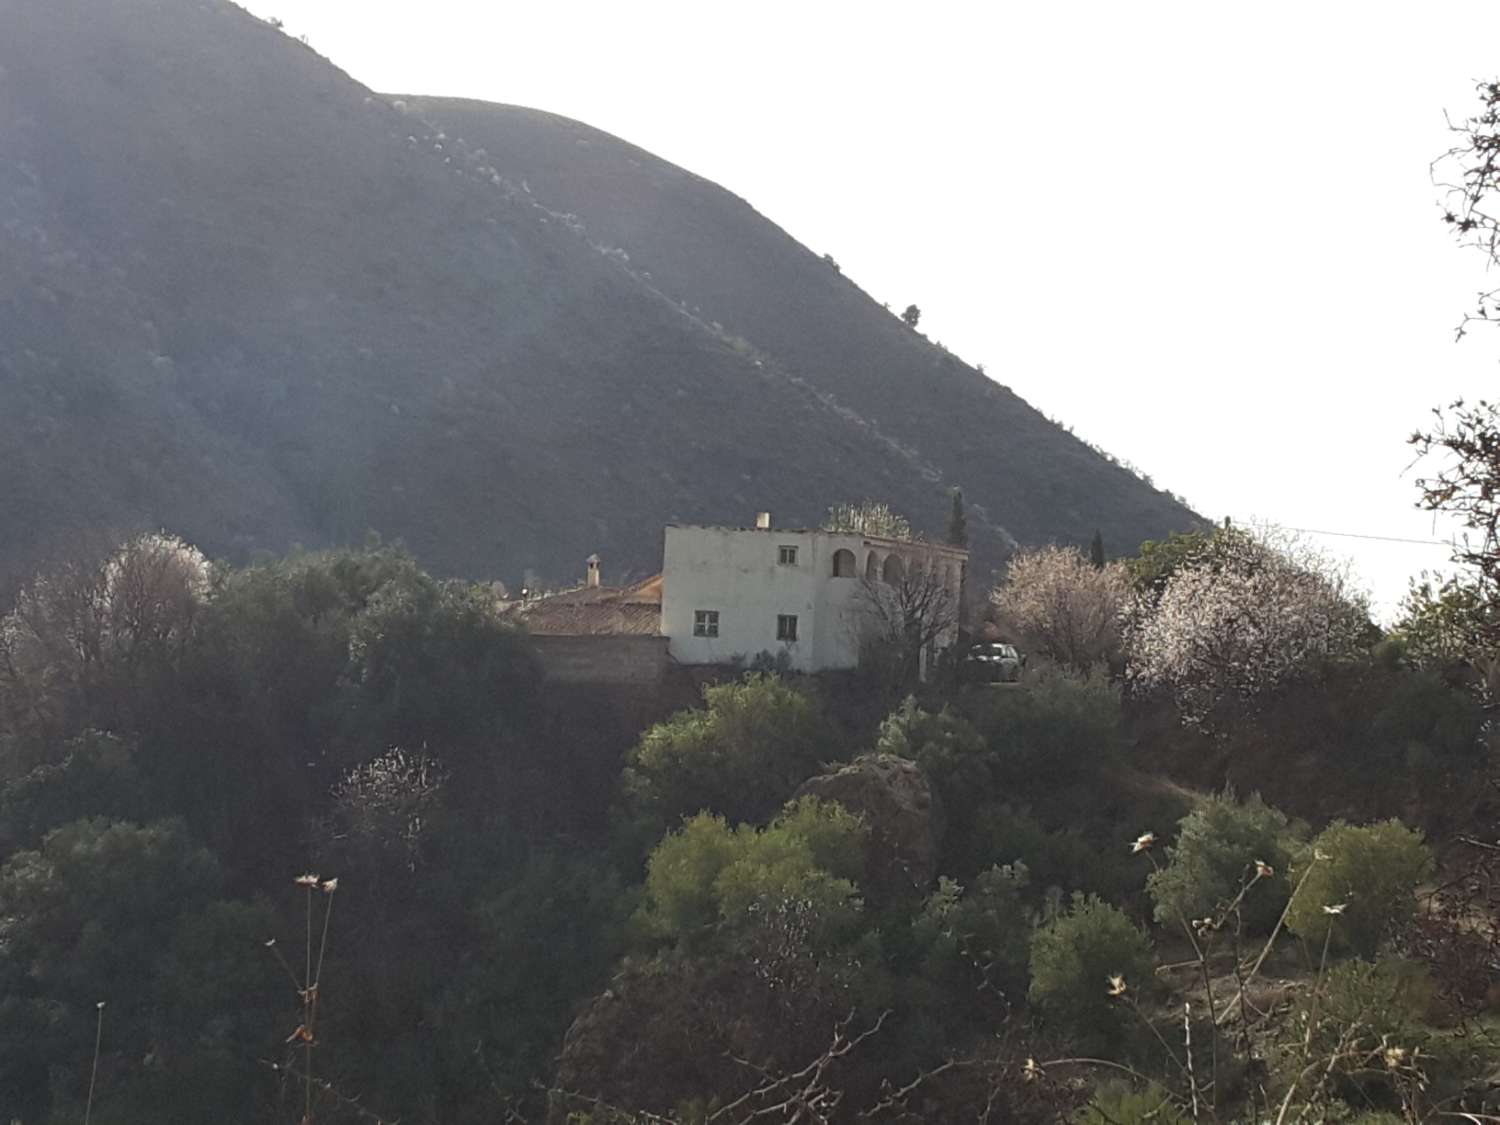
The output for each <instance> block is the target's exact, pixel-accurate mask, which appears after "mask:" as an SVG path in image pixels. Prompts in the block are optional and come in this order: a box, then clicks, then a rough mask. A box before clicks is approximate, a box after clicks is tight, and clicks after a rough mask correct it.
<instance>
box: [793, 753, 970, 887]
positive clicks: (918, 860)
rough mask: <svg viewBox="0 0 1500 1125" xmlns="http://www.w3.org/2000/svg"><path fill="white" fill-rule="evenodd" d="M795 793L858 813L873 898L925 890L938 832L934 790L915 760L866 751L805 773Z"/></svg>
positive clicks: (932, 873)
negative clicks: (827, 769) (865, 831)
mask: <svg viewBox="0 0 1500 1125" xmlns="http://www.w3.org/2000/svg"><path fill="white" fill-rule="evenodd" d="M796 796H798V797H816V798H817V799H818V800H820V801H836V802H838V803H839V804H840V805H843V806H844V808H846V809H848V810H849V811H850V812H852V813H858V814H859V815H860V816H861V817H863V818H864V821H865V824H866V825H868V827H869V829H870V837H869V842H868V844H867V845H866V850H865V883H864V888H865V891H866V893H867V894H868V895H869V896H870V897H871V898H872V899H874V900H875V901H877V902H882V903H883V902H891V901H894V900H899V899H903V898H913V897H920V896H922V895H925V894H926V893H927V891H928V890H929V889H930V888H931V886H932V883H933V880H935V879H936V878H937V862H938V848H939V845H940V844H941V843H942V838H943V818H942V809H941V807H940V804H939V802H938V798H937V794H936V793H934V792H933V790H932V786H931V785H929V784H928V782H927V775H926V774H924V773H923V772H922V770H921V768H920V767H918V765H917V764H916V763H915V762H913V761H910V760H908V759H906V758H899V757H897V756H896V755H894V754H866V755H864V756H863V757H860V758H856V759H855V760H854V761H853V762H851V763H849V765H847V766H843V767H842V768H840V769H838V770H836V771H834V772H833V773H827V774H823V775H821V776H819V777H814V778H811V779H810V780H808V781H806V782H804V783H803V785H802V787H801V788H800V789H798V790H797V793H796Z"/></svg>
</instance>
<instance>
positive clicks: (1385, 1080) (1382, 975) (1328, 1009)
mask: <svg viewBox="0 0 1500 1125" xmlns="http://www.w3.org/2000/svg"><path fill="white" fill-rule="evenodd" d="M1436 994H1437V988H1436V985H1435V984H1434V982H1433V981H1432V979H1431V977H1430V976H1429V975H1428V973H1427V971H1426V969H1425V968H1423V967H1422V966H1421V965H1418V964H1416V963H1414V962H1411V961H1403V960H1400V959H1397V958H1382V959H1381V960H1379V961H1375V962H1370V961H1346V962H1344V963H1343V964H1341V965H1336V966H1334V967H1333V968H1331V969H1329V970H1328V972H1327V974H1326V975H1325V976H1324V977H1323V980H1322V982H1321V984H1320V986H1319V987H1318V988H1316V989H1310V990H1308V991H1305V992H1303V993H1302V994H1300V995H1299V997H1298V999H1297V1001H1296V1003H1295V1004H1294V1006H1293V1010H1292V1013H1291V1018H1290V1020H1288V1021H1287V1024H1286V1028H1287V1029H1288V1030H1287V1031H1286V1032H1285V1034H1286V1035H1287V1036H1289V1040H1290V1041H1289V1042H1288V1043H1287V1044H1286V1046H1287V1047H1289V1048H1290V1050H1291V1052H1292V1054H1293V1055H1294V1056H1296V1057H1298V1059H1299V1062H1298V1064H1297V1065H1301V1063H1300V1059H1301V1057H1302V1056H1303V1055H1311V1057H1313V1058H1318V1057H1322V1058H1334V1057H1335V1056H1337V1058H1338V1061H1337V1062H1335V1063H1332V1064H1330V1072H1329V1073H1330V1074H1331V1075H1333V1076H1335V1078H1336V1081H1335V1083H1334V1090H1335V1092H1336V1093H1338V1094H1339V1095H1340V1096H1341V1097H1343V1098H1345V1099H1346V1100H1347V1101H1349V1102H1350V1103H1351V1104H1352V1105H1356V1106H1372V1107H1388V1108H1391V1109H1395V1108H1398V1107H1399V1105H1400V1099H1399V1094H1400V1091H1399V1089H1398V1088H1397V1087H1396V1085H1395V1084H1394V1081H1395V1080H1396V1079H1398V1078H1400V1077H1402V1076H1403V1075H1404V1076H1408V1077H1412V1078H1415V1077H1417V1075H1416V1073H1415V1071H1420V1073H1421V1080H1422V1081H1423V1082H1424V1083H1428V1084H1429V1085H1430V1086H1431V1087H1432V1088H1433V1089H1434V1090H1436V1089H1438V1088H1439V1087H1444V1086H1451V1084H1452V1082H1453V1081H1454V1080H1455V1079H1457V1078H1458V1077H1459V1076H1460V1074H1461V1073H1462V1071H1463V1070H1464V1068H1465V1064H1464V1060H1463V1057H1462V1054H1463V1053H1462V1051H1460V1050H1457V1049H1455V1044H1454V1042H1453V1041H1452V1040H1450V1039H1447V1038H1446V1037H1444V1036H1443V1035H1441V1034H1439V1033H1437V1032H1434V1031H1433V1030H1432V1029H1431V1028H1429V1027H1428V1026H1426V1024H1425V1022H1424V1021H1425V1018H1426V1016H1427V1014H1428V1012H1429V1011H1430V1010H1431V1009H1432V1007H1433V1006H1434V1003H1435V999H1436Z"/></svg>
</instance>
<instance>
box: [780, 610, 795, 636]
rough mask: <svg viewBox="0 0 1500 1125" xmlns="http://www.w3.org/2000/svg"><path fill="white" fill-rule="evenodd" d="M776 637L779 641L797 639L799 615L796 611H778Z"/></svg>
mask: <svg viewBox="0 0 1500 1125" xmlns="http://www.w3.org/2000/svg"><path fill="white" fill-rule="evenodd" d="M776 639H777V640H778V641H795V640H796V639H797V615H796V614H795V613H778V614H777V615H776Z"/></svg>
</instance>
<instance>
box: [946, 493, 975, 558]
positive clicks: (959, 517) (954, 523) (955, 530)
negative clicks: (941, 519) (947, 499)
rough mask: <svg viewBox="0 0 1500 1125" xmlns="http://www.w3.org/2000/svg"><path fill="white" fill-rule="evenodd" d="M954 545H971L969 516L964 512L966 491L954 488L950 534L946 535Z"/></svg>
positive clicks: (950, 514)
mask: <svg viewBox="0 0 1500 1125" xmlns="http://www.w3.org/2000/svg"><path fill="white" fill-rule="evenodd" d="M944 538H945V539H946V540H947V542H948V544H949V545H950V546H953V547H967V546H968V545H969V517H968V516H966V515H965V514H964V491H963V489H961V488H955V489H954V490H953V501H952V507H951V508H950V509H949V512H948V534H947V535H946V536H945V537H944Z"/></svg>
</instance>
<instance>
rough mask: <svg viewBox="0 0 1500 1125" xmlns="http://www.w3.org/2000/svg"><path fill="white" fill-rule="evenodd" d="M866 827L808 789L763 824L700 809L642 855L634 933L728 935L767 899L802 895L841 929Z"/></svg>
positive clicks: (829, 928) (848, 918) (815, 916)
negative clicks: (732, 821) (730, 820)
mask: <svg viewBox="0 0 1500 1125" xmlns="http://www.w3.org/2000/svg"><path fill="white" fill-rule="evenodd" d="M864 835H865V829H864V826H863V824H862V823H861V822H860V820H859V818H858V817H856V816H853V815H852V814H850V813H848V812H846V811H845V810H844V809H843V808H842V807H841V806H839V805H834V804H824V803H821V802H819V801H816V800H813V799H812V798H803V799H802V800H800V801H797V802H795V803H793V804H790V805H788V806H787V808H786V810H785V812H784V813H783V815H782V816H781V817H779V818H778V819H777V820H776V821H775V822H774V823H772V824H771V825H770V826H769V827H766V828H756V827H755V826H754V825H749V824H742V825H739V826H738V827H736V828H730V827H729V826H728V824H726V823H725V821H724V819H723V818H722V817H718V816H713V815H711V814H708V813H699V814H698V815H697V816H695V817H693V818H691V819H690V820H688V822H687V823H686V824H684V825H683V826H682V829H681V830H680V831H677V832H674V833H672V834H671V835H670V836H668V837H667V838H666V839H665V840H663V841H662V842H661V843H660V844H658V845H657V846H656V849H655V850H654V851H653V852H652V853H651V856H650V858H649V859H648V860H647V863H646V886H645V892H644V898H645V900H644V902H643V903H642V905H641V909H640V910H639V911H638V912H637V915H636V920H635V921H636V926H637V929H638V932H639V933H640V934H641V935H642V936H644V937H646V938H648V939H654V940H657V941H667V942H673V943H677V944H679V945H685V946H690V947H697V946H701V945H702V944H704V943H705V942H710V941H712V940H713V938H714V937H715V936H718V937H723V938H730V937H733V936H734V935H735V934H736V932H737V931H741V930H743V929H745V928H747V927H749V926H751V925H753V924H754V922H755V920H756V919H757V918H758V917H760V916H763V915H764V914H765V913H766V911H767V910H768V909H770V908H771V907H779V906H783V905H785V904H787V903H796V904H798V905H799V908H800V909H801V910H802V912H803V914H804V915H805V916H806V917H807V918H808V920H809V924H810V925H811V926H812V927H813V928H814V929H815V930H816V931H817V932H818V933H819V934H820V935H822V936H823V937H826V938H831V937H833V936H836V935H839V934H842V933H844V932H845V931H846V930H847V928H848V927H849V925H850V924H851V923H852V922H853V921H854V920H855V918H856V917H857V916H858V914H859V912H860V909H861V903H860V901H859V898H858V890H857V888H856V886H855V884H854V879H855V878H856V877H857V876H858V874H859V872H860V871H861V870H862V868H863V865H864Z"/></svg>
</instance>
